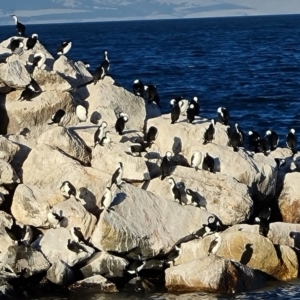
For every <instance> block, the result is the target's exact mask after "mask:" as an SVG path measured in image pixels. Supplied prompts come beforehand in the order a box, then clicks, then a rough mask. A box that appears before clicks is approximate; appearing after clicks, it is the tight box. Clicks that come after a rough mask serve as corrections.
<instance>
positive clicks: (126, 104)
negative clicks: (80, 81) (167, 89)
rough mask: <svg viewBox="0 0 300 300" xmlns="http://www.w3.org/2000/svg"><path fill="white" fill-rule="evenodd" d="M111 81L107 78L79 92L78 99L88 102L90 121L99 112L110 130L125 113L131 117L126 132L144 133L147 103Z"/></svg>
mask: <svg viewBox="0 0 300 300" xmlns="http://www.w3.org/2000/svg"><path fill="white" fill-rule="evenodd" d="M109 81H110V78H109V76H106V77H105V78H104V79H103V80H101V81H99V82H98V83H97V84H96V85H94V84H93V83H92V84H89V85H87V86H86V87H83V88H80V89H78V90H77V94H78V95H79V96H78V97H79V98H80V99H81V100H82V101H84V100H85V101H86V102H88V107H89V109H88V120H90V119H91V117H92V115H93V114H95V112H98V113H99V114H100V116H101V121H102V120H103V121H106V122H107V123H108V128H111V127H113V126H114V125H115V123H116V121H117V116H118V114H119V113H121V112H124V113H126V114H127V115H128V116H129V120H128V122H127V123H126V127H125V130H124V132H128V131H130V132H134V131H138V132H139V131H143V128H144V125H145V124H144V123H145V119H146V109H145V101H144V100H141V98H140V97H136V96H135V95H134V94H132V93H130V92H128V91H126V90H125V89H124V88H122V87H118V86H116V85H113V84H111V83H110V82H109Z"/></svg>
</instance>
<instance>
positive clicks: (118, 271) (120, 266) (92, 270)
mask: <svg viewBox="0 0 300 300" xmlns="http://www.w3.org/2000/svg"><path fill="white" fill-rule="evenodd" d="M127 265H128V261H127V260H126V259H124V258H121V257H117V256H113V255H111V254H109V253H107V252H97V253H95V254H94V255H93V256H92V257H91V258H90V259H89V261H87V262H86V264H85V266H84V267H82V268H81V269H80V271H81V272H82V274H83V276H84V278H88V277H91V276H94V275H102V276H104V277H105V278H111V277H122V276H123V275H124V274H123V272H124V270H125V269H126V267H127Z"/></svg>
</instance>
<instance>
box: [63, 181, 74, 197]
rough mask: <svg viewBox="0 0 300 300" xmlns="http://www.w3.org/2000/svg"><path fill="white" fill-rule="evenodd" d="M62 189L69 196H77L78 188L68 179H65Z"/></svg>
mask: <svg viewBox="0 0 300 300" xmlns="http://www.w3.org/2000/svg"><path fill="white" fill-rule="evenodd" d="M60 190H61V191H62V192H63V193H65V194H66V195H67V196H68V197H69V198H70V197H71V196H72V195H73V196H74V197H76V188H75V186H74V185H73V184H72V183H71V182H70V181H68V180H66V181H64V182H63V183H62V185H61V187H60Z"/></svg>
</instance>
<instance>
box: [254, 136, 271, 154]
mask: <svg viewBox="0 0 300 300" xmlns="http://www.w3.org/2000/svg"><path fill="white" fill-rule="evenodd" d="M268 151H269V147H268V142H267V140H266V139H261V138H259V139H258V140H257V142H256V151H255V152H257V153H258V152H261V153H263V154H264V155H266V156H267V155H268Z"/></svg>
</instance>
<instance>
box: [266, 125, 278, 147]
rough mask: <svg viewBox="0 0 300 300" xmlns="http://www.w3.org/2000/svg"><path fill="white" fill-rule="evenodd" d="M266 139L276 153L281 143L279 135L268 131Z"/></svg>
mask: <svg viewBox="0 0 300 300" xmlns="http://www.w3.org/2000/svg"><path fill="white" fill-rule="evenodd" d="M265 138H266V139H268V143H269V146H270V150H271V151H274V150H275V149H276V148H277V146H278V143H279V135H278V133H277V132H275V131H271V130H268V131H267V132H266V136H265Z"/></svg>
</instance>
